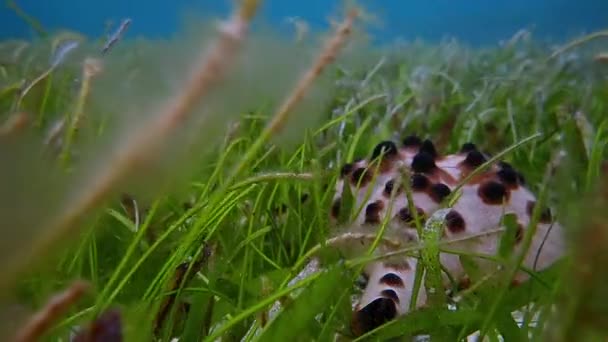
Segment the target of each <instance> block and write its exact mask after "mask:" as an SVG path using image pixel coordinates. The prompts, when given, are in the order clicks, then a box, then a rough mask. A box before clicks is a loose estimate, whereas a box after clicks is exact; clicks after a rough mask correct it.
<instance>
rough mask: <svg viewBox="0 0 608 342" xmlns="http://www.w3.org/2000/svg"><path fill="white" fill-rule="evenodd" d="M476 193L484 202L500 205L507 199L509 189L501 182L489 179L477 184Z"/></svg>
mask: <svg viewBox="0 0 608 342" xmlns="http://www.w3.org/2000/svg"><path fill="white" fill-rule="evenodd" d="M477 195H478V196H479V197H481V200H482V201H483V202H484V203H485V204H489V205H502V204H503V202H504V201H505V200H508V199H509V190H508V189H507V188H506V187H505V186H504V185H503V184H501V183H499V182H496V181H493V180H491V181H487V182H485V183H482V184H481V185H479V189H477Z"/></svg>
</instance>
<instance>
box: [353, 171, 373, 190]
mask: <svg viewBox="0 0 608 342" xmlns="http://www.w3.org/2000/svg"><path fill="white" fill-rule="evenodd" d="M371 178H372V176H371V175H370V174H369V172H368V171H367V169H366V168H364V167H360V168H358V169H356V170H355V171H353V173H352V175H351V181H352V183H353V184H354V185H357V184H359V185H360V186H365V185H366V184H367V183H369V181H370V180H371Z"/></svg>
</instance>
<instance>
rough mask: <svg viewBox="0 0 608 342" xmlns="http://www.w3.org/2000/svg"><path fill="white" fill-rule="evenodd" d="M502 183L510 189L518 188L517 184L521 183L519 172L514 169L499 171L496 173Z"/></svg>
mask: <svg viewBox="0 0 608 342" xmlns="http://www.w3.org/2000/svg"><path fill="white" fill-rule="evenodd" d="M496 175H497V176H498V178H499V179H500V181H501V182H502V183H503V184H505V185H507V186H509V187H517V185H518V184H517V183H518V181H519V177H518V175H517V172H516V171H515V170H514V169H512V168H502V169H500V170H498V172H497V173H496Z"/></svg>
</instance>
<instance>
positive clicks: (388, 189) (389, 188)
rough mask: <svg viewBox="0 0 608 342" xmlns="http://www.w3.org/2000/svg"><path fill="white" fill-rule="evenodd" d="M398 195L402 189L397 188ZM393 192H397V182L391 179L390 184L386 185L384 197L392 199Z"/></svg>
mask: <svg viewBox="0 0 608 342" xmlns="http://www.w3.org/2000/svg"><path fill="white" fill-rule="evenodd" d="M396 190H397V193H399V191H401V189H400V188H397V189H396ZM393 191H395V180H394V179H391V180H389V181H388V182H386V184H384V196H386V197H391V195H392V194H393Z"/></svg>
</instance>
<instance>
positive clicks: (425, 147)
mask: <svg viewBox="0 0 608 342" xmlns="http://www.w3.org/2000/svg"><path fill="white" fill-rule="evenodd" d="M418 152H426V153H428V154H430V155H431V156H432V157H433V159H435V158H437V150H436V149H435V144H433V142H432V141H430V140H429V139H426V140H424V141H423V142H422V145H420V150H419V151H418Z"/></svg>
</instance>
